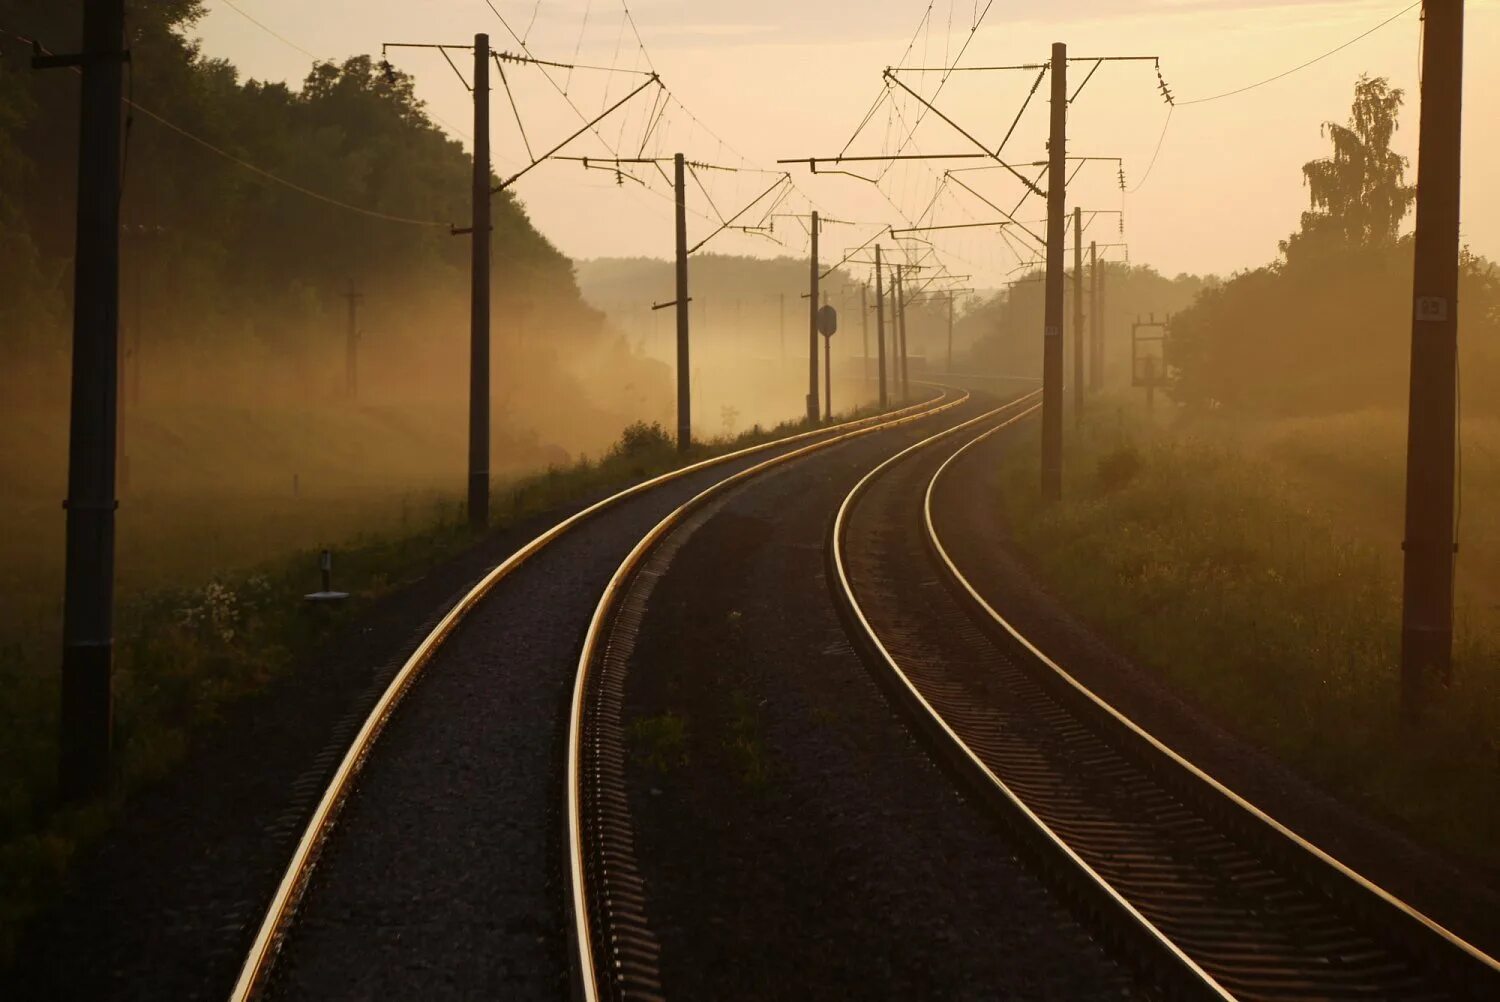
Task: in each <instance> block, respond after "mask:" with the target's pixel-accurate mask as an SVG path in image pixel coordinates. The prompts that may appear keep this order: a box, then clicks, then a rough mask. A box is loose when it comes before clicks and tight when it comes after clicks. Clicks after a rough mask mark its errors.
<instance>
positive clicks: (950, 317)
mask: <svg viewBox="0 0 1500 1002" xmlns="http://www.w3.org/2000/svg"><path fill="white" fill-rule="evenodd" d="M948 372H949V373H951V372H953V297H952V296H949V297H948Z"/></svg>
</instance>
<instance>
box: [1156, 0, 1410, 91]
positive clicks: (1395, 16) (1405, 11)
mask: <svg viewBox="0 0 1500 1002" xmlns="http://www.w3.org/2000/svg"><path fill="white" fill-rule="evenodd" d="M1420 6H1422V0H1417V2H1416V3H1414V4H1410V5H1408V6H1406V7H1403V8H1401V9H1400V10H1398V11H1397V12H1396V13H1394V14H1392V15H1391V16H1390V17H1388V18H1386V19H1385V20H1384V21H1381V22H1380V23H1379V24H1377V25H1376V26H1375V27H1373V28H1371V29H1369V30H1368V31H1365V32H1362V33H1361V34H1358V35H1355V36H1354V37H1353V38H1351V39H1349V41H1347V42H1345V43H1344V44H1342V45H1339V46H1337V47H1335V48H1332V49H1329V50H1328V51H1327V52H1325V53H1323V54H1322V55H1321V56H1316V57H1314V58H1312V59H1309V60H1308V61H1307V62H1305V63H1300V64H1298V65H1296V66H1293V67H1292V68H1291V69H1289V70H1283V71H1282V72H1280V73H1278V74H1276V75H1275V76H1274V77H1267V78H1266V79H1264V80H1261V81H1258V82H1256V83H1253V84H1246V85H1245V86H1244V87H1238V88H1236V89H1234V90H1227V91H1225V92H1224V93H1222V94H1214V95H1213V96H1212V97H1199V98H1194V99H1193V100H1191V101H1178V102H1177V103H1178V104H1182V105H1188V104H1206V103H1207V102H1209V101H1217V100H1219V99H1220V98H1226V97H1233V96H1234V95H1236V94H1243V93H1245V92H1246V91H1247V90H1254V89H1255V88H1257V87H1264V86H1265V85H1266V84H1268V83H1275V82H1276V81H1277V80H1280V79H1281V78H1282V77H1288V76H1291V75H1292V74H1293V73H1296V72H1297V71H1298V70H1305V69H1307V68H1308V67H1309V66H1311V65H1313V64H1314V63H1320V62H1322V61H1323V60H1325V59H1327V58H1328V57H1329V56H1332V55H1334V54H1336V53H1339V52H1342V51H1344V50H1345V49H1347V48H1348V47H1349V46H1351V45H1353V44H1354V43H1355V42H1358V41H1361V40H1363V39H1365V38H1368V37H1369V36H1370V35H1373V34H1375V32H1377V31H1379V30H1380V29H1381V28H1384V27H1385V26H1386V25H1388V24H1390V23H1391V22H1392V21H1395V20H1397V19H1399V18H1400V17H1402V16H1403V15H1405V14H1408V13H1410V12H1411V11H1413V10H1415V9H1417V8H1418V7H1420Z"/></svg>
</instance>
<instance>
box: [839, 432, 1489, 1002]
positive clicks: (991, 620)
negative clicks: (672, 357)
mask: <svg viewBox="0 0 1500 1002" xmlns="http://www.w3.org/2000/svg"><path fill="white" fill-rule="evenodd" d="M1029 413H1030V412H1029V411H1028V412H1026V413H1025V414H1019V415H1015V416H1013V417H1012V418H1011V419H1010V420H1007V421H1005V422H1003V423H1000V424H998V425H997V426H995V427H993V428H990V429H988V430H986V431H984V432H983V433H982V434H980V435H978V436H977V437H974V438H973V439H971V440H970V441H968V442H966V443H965V444H964V445H963V446H961V447H960V448H958V449H957V450H955V451H954V452H953V453H952V454H950V455H949V456H948V457H947V458H946V459H945V460H944V461H943V462H942V464H941V465H940V466H939V467H938V468H937V470H936V471H935V472H934V473H933V475H932V476H931V478H930V479H928V480H927V481H926V482H925V485H923V484H921V483H920V481H919V480H916V479H913V480H911V481H909V482H910V483H913V484H915V485H916V486H917V487H918V488H919V489H920V494H919V495H918V496H916V497H912V496H910V492H905V493H902V494H901V499H902V501H903V502H905V503H903V504H902V505H901V506H900V509H899V510H898V511H882V510H881V509H879V507H878V506H879V505H880V504H882V503H884V504H888V505H889V504H893V503H894V498H895V497H896V495H895V494H894V493H893V494H891V495H888V496H887V497H885V498H883V499H881V500H880V501H875V502H872V503H873V504H875V505H876V506H877V510H876V511H875V512H874V513H872V515H871V517H872V518H874V517H879V518H880V520H879V521H878V522H877V523H875V524H877V525H879V526H880V529H881V531H904V532H906V533H907V534H908V535H909V534H910V532H911V529H912V527H913V526H915V525H916V520H914V519H913V520H911V521H910V522H907V521H906V517H907V516H908V515H909V514H911V512H910V511H909V508H908V503H910V502H913V501H914V502H915V503H917V504H919V505H920V508H921V516H922V517H921V522H920V533H921V538H920V540H918V541H916V542H915V543H914V544H913V545H911V546H909V547H908V548H907V550H905V551H901V552H905V553H907V554H911V553H915V554H916V558H915V561H916V562H914V563H912V564H911V565H907V566H900V567H897V566H890V567H888V568H887V570H886V573H887V574H889V575H893V576H894V575H900V576H902V577H907V578H912V577H916V576H921V577H923V578H925V577H926V575H927V574H928V573H929V572H930V571H933V570H936V572H937V576H936V579H935V580H933V581H932V583H934V584H938V583H941V584H942V585H944V586H945V587H944V588H942V589H940V593H939V595H938V596H937V597H935V598H933V599H932V600H931V604H930V606H927V607H922V608H921V609H920V615H921V617H923V619H924V620H925V621H923V622H914V617H916V616H917V615H918V612H917V611H916V610H915V603H914V602H913V601H911V596H912V594H913V593H912V592H911V590H910V589H909V588H908V590H907V591H906V592H904V593H903V592H902V590H901V589H902V587H903V585H902V584H901V583H900V582H896V581H882V580H879V578H880V573H879V572H878V571H876V570H874V567H875V565H876V561H875V560H874V559H873V558H872V557H870V556H869V555H868V554H865V555H861V556H856V557H855V558H854V561H855V562H857V563H859V564H860V565H861V566H862V567H863V569H864V577H863V578H860V579H859V580H858V581H857V584H856V581H854V580H851V574H850V570H849V568H850V563H851V558H850V555H849V553H848V547H849V521H850V513H851V512H852V511H853V510H854V508H855V506H856V504H857V502H858V500H859V499H860V498H861V497H862V496H864V495H865V494H866V493H867V492H868V490H869V487H870V485H871V484H872V483H874V481H875V480H876V478H878V477H879V476H881V475H882V474H883V473H886V472H888V471H889V470H890V469H891V467H893V466H894V465H895V464H896V463H898V462H900V461H901V460H902V459H903V458H907V457H910V456H912V455H913V454H915V453H917V452H919V451H920V450H923V449H925V448H928V447H930V446H932V445H933V444H934V443H936V442H937V441H939V439H941V438H943V437H945V436H933V437H931V438H929V439H927V440H925V441H923V442H920V443H917V444H916V445H914V446H913V447H912V448H911V449H909V450H906V452H904V453H902V454H900V455H898V456H895V457H892V459H891V460H890V461H888V462H887V463H886V464H883V466H882V467H879V468H877V469H875V470H872V471H871V473H870V475H869V476H867V477H866V478H865V479H864V480H862V481H861V482H860V484H859V485H857V486H856V488H855V489H854V491H852V492H851V493H850V495H849V496H848V497H847V498H846V499H845V503H844V505H843V506H842V507H841V510H840V513H839V517H838V519H837V520H836V522H835V529H834V536H833V539H832V543H833V545H832V551H833V553H832V560H833V563H834V564H835V566H836V567H837V569H838V585H839V588H840V589H842V591H843V601H844V602H845V604H846V606H847V614H848V615H849V618H850V619H852V620H853V621H855V622H856V623H857V624H858V625H859V629H860V632H861V633H862V634H863V639H864V640H865V644H864V646H865V648H866V650H867V651H868V652H869V653H870V654H871V656H872V658H873V660H874V661H875V662H876V663H877V664H878V666H879V667H880V668H881V669H883V670H884V674H885V675H886V676H887V678H888V680H895V684H894V686H893V688H894V689H895V690H896V692H897V694H898V696H900V697H902V700H903V702H904V704H905V706H906V708H907V709H908V710H909V711H911V712H913V713H914V714H915V715H917V717H918V718H920V719H921V720H922V721H923V722H924V727H923V729H924V730H925V731H927V732H928V734H929V735H930V736H932V737H933V738H934V739H935V740H937V741H938V742H939V743H940V745H941V746H942V750H943V751H944V753H945V757H946V758H947V759H948V760H949V761H950V762H951V763H954V764H956V765H957V766H958V768H959V769H960V771H961V772H962V773H963V774H964V775H965V777H966V778H967V779H969V780H970V781H971V782H972V783H974V784H975V785H976V786H978V787H979V788H980V789H981V790H984V791H985V792H986V793H988V794H989V795H990V796H989V798H988V799H989V800H990V801H991V802H993V803H998V804H999V805H1000V806H1001V808H1002V813H1003V814H1004V815H1005V817H1006V819H1007V821H1008V822H1009V823H1010V824H1011V826H1012V829H1013V830H1015V831H1017V832H1018V834H1019V835H1020V836H1021V838H1022V840H1023V841H1024V842H1026V843H1027V844H1028V845H1029V847H1030V849H1031V850H1032V854H1033V856H1034V857H1036V858H1037V859H1038V860H1039V861H1040V862H1041V865H1042V866H1043V868H1044V869H1046V870H1047V871H1048V873H1049V875H1050V876H1053V877H1054V878H1056V880H1057V881H1058V882H1059V884H1060V885H1061V886H1062V887H1063V888H1064V889H1065V891H1066V893H1067V894H1068V895H1069V896H1070V897H1072V898H1073V899H1074V900H1075V903H1077V904H1080V905H1082V906H1083V908H1084V909H1085V910H1087V911H1088V912H1090V913H1091V914H1092V915H1093V916H1094V917H1095V919H1096V925H1101V926H1105V927H1107V932H1108V934H1109V935H1110V937H1111V938H1112V939H1114V940H1115V941H1116V945H1117V946H1122V947H1123V948H1124V950H1125V952H1127V953H1128V954H1129V955H1131V957H1132V958H1133V959H1135V960H1136V961H1137V962H1138V963H1139V967H1140V969H1141V971H1142V973H1143V975H1144V977H1145V978H1146V979H1147V980H1149V981H1151V982H1154V983H1155V985H1156V986H1157V987H1159V988H1163V989H1165V990H1167V991H1169V992H1170V993H1172V994H1174V995H1183V996H1188V997H1209V998H1308V997H1321V998H1453V997H1470V996H1473V997H1488V998H1493V997H1500V989H1497V985H1500V978H1497V975H1500V966H1497V965H1496V963H1495V961H1494V960H1493V959H1492V958H1490V957H1488V956H1486V955H1485V954H1483V953H1482V952H1480V951H1479V950H1477V949H1476V948H1474V947H1473V946H1471V945H1470V944H1468V943H1465V942H1464V941H1462V940H1461V939H1459V938H1458V937H1456V936H1454V935H1453V934H1452V933H1451V932H1449V931H1448V930H1446V929H1443V928H1442V927H1441V926H1439V925H1438V924H1437V923H1435V922H1433V921H1432V920H1431V919H1429V918H1427V917H1426V916H1423V915H1421V914H1420V913H1419V912H1417V911H1416V910H1415V909H1413V908H1411V907H1410V906H1409V905H1406V904H1405V903H1404V902H1401V901H1399V900H1397V899H1396V898H1395V897H1394V896H1392V895H1391V894H1389V893H1388V892H1386V891H1384V890H1382V889H1380V888H1379V887H1377V886H1375V885H1374V884H1373V883H1371V882H1370V881H1368V880H1367V879H1365V878H1363V877H1361V876H1360V875H1358V874H1356V873H1354V872H1353V871H1352V870H1350V869H1349V868H1348V867H1346V866H1344V865H1343V864H1341V863H1339V862H1338V861H1337V860H1335V859H1333V858H1332V857H1331V856H1329V855H1328V854H1327V853H1325V852H1323V851H1322V850H1320V849H1318V848H1317V847H1316V846H1314V845H1312V844H1311V843H1309V842H1307V841H1306V840H1305V839H1302V838H1300V837H1299V836H1297V835H1296V834H1295V833H1294V832H1292V831H1290V830H1289V829H1287V828H1286V827H1285V826H1283V825H1281V824H1279V823H1277V822H1276V821H1275V820H1274V819H1272V818H1270V817H1269V816H1268V815H1266V814H1265V813H1264V812H1263V811H1261V810H1259V809H1258V808H1256V807H1254V806H1253V805H1252V804H1250V803H1248V802H1247V801H1245V800H1244V799H1243V798H1241V797H1239V796H1238V795H1236V794H1235V793H1233V791H1231V790H1229V789H1227V788H1226V787H1224V786H1223V785H1222V784H1220V783H1218V782H1217V781H1215V780H1214V779H1213V778H1212V777H1210V776H1208V775H1207V774H1206V773H1204V772H1203V771H1202V770H1201V769H1198V768H1197V767H1195V766H1193V765H1192V764H1191V763H1190V762H1188V761H1187V760H1185V759H1184V758H1182V757H1181V756H1180V755H1178V754H1176V753H1175V752H1173V751H1172V750H1171V749H1169V748H1168V747H1167V746H1166V745H1164V744H1163V743H1162V742H1161V741H1159V740H1157V739H1156V738H1155V737H1153V736H1152V735H1150V734H1149V733H1147V732H1146V731H1145V730H1144V729H1142V728H1141V727H1139V726H1138V725H1136V724H1135V723H1134V722H1132V721H1130V720H1129V719H1128V718H1126V717H1125V716H1124V715H1123V714H1121V713H1119V712H1118V711H1117V710H1115V709H1114V708H1113V707H1111V706H1109V705H1108V704H1107V703H1106V702H1105V701H1104V700H1102V699H1100V698H1099V697H1098V696H1097V695H1095V694H1094V693H1093V692H1092V691H1090V690H1089V689H1087V688H1086V687H1085V686H1083V685H1082V684H1081V683H1080V682H1078V680H1077V679H1075V678H1073V677H1072V676H1071V675H1069V674H1068V673H1067V672H1065V671H1064V670H1063V669H1062V668H1061V667H1059V666H1058V665H1057V664H1056V663H1055V662H1054V661H1052V660H1051V659H1049V658H1047V656H1046V655H1045V654H1043V653H1042V652H1041V651H1040V650H1039V649H1038V648H1037V647H1036V645H1034V644H1032V643H1031V642H1030V641H1028V640H1027V639H1026V638H1025V637H1024V636H1023V635H1022V634H1021V633H1020V632H1019V631H1018V630H1017V629H1016V628H1015V627H1014V626H1013V625H1012V624H1010V623H1009V622H1008V621H1006V620H1005V619H1004V617H1002V616H1001V615H1000V614H999V612H998V611H997V610H995V609H994V608H993V606H991V605H990V604H989V603H988V602H986V601H985V599H984V598H983V596H982V595H980V593H979V592H978V590H977V589H975V588H974V586H973V585H972V583H971V582H970V581H969V580H968V579H967V578H966V577H965V576H964V575H963V574H962V572H961V571H960V570H959V568H958V566H957V564H956V563H955V561H954V560H953V559H952V557H951V555H950V551H949V549H948V548H947V546H946V545H945V543H944V540H943V538H942V535H941V533H940V532H939V531H938V528H937V524H936V520H935V518H934V507H935V505H934V496H935V495H936V493H937V489H938V485H939V483H940V482H941V481H942V480H943V478H944V475H945V474H946V473H948V471H949V470H950V468H951V467H952V465H953V464H954V462H955V461H956V460H957V459H958V458H959V457H960V456H962V455H963V454H964V453H965V452H966V451H967V450H969V449H971V448H973V447H974V446H975V445H977V444H978V443H979V442H982V441H984V440H985V439H987V438H989V437H990V436H992V435H994V434H996V433H998V432H999V431H1001V430H1002V429H1004V428H1006V427H1008V426H1009V425H1011V424H1013V423H1014V422H1016V421H1019V420H1021V419H1022V418H1024V417H1026V416H1028V415H1029ZM916 473H917V471H912V474H911V476H912V477H915V476H916ZM893 491H894V488H893ZM898 523H899V525H900V526H901V527H902V528H900V529H897V528H895V527H894V526H895V525H896V524H898ZM892 552H898V551H896V550H895V549H894V548H893V549H892ZM908 584H909V582H908ZM857 590H858V591H860V592H862V593H863V595H864V598H863V600H862V599H861V597H859V595H857V594H856V591H857ZM903 617H905V618H903Z"/></svg>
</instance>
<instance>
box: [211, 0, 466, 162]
mask: <svg viewBox="0 0 1500 1002" xmlns="http://www.w3.org/2000/svg"><path fill="white" fill-rule="evenodd" d="M223 2H224V6H226V7H228V8H229V9H230V10H232V11H234V12H235V13H236V14H238V15H239V16H240V17H243V18H244V19H245V20H246V21H249V22H250V23H251V24H253V25H255V26H256V27H257V28H259V29H260V30H261V31H264V32H265V33H266V34H268V35H270V36H271V37H272V38H274V39H276V40H277V41H278V42H280V43H281V44H282V45H285V46H287V47H288V48H291V49H295V50H297V51H298V52H300V53H302V54H303V55H304V56H306V57H307V58H309V59H311V60H312V61H313V62H314V63H323V62H331V60H328V59H325V58H323V57H322V56H318V55H314V54H313V53H312V52H311V51H310V50H308V49H305V48H303V47H302V46H300V45H298V44H297V43H296V42H294V41H292V40H291V39H290V38H287V37H286V36H285V35H283V34H281V32H279V31H276V30H275V29H273V28H271V27H270V26H268V25H266V24H264V23H262V22H260V21H257V20H256V19H255V18H254V17H251V16H250V14H249V12H247V11H246V10H245V9H244V8H242V7H240V6H239V5H237V4H235V3H234V0H223ZM445 56H446V53H445ZM454 72H455V73H457V72H458V69H457V67H455V68H454ZM459 79H463V75H462V74H459ZM464 86H466V87H467V86H468V84H467V83H466V84H465V85H464ZM422 113H423V114H424V115H426V116H427V117H428V118H430V119H432V120H433V121H434V122H437V123H438V124H439V125H441V126H443V128H445V129H447V130H448V131H449V132H451V133H453V134H454V135H458V136H462V137H463V138H465V139H468V140H470V141H471V142H472V141H473V137H472V136H470V135H469V134H468V133H467V132H465V131H464V130H462V129H460V128H458V127H457V126H455V125H453V124H452V123H451V122H447V121H444V120H443V119H441V118H439V117H438V116H437V115H436V114H434V113H433V112H431V111H429V110H428V109H427V108H425V107H424V108H423V109H422Z"/></svg>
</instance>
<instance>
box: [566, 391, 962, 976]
mask: <svg viewBox="0 0 1500 1002" xmlns="http://www.w3.org/2000/svg"><path fill="white" fill-rule="evenodd" d="M967 399H968V395H967V394H964V395H963V396H962V397H959V398H957V399H954V400H952V401H950V402H946V403H942V404H939V405H937V406H935V407H933V408H931V409H929V410H927V411H924V412H921V413H914V414H907V415H902V416H899V417H897V418H894V419H893V420H891V421H889V422H885V423H882V424H880V425H876V426H867V427H862V428H854V429H849V430H847V431H845V432H842V433H840V434H838V435H836V436H833V437H830V438H825V439H822V440H819V441H815V442H811V443H809V444H807V445H804V446H801V447H799V448H797V449H795V450H791V451H787V452H783V453H780V454H778V455H776V456H773V457H770V458H768V459H766V460H764V461H762V462H760V463H757V464H756V465H754V466H752V467H748V468H746V469H744V470H741V471H740V472H738V473H736V474H734V475H732V476H729V477H726V478H724V479H722V480H719V481H718V482H716V483H714V484H713V485H711V486H709V487H707V488H706V489H704V490H703V491H701V492H700V493H698V494H696V495H695V496H693V497H692V498H689V499H688V500H686V501H684V502H683V503H682V504H681V505H679V506H678V507H677V508H675V509H674V510H673V511H671V512H670V513H668V514H667V515H666V516H665V517H664V518H662V519H661V520H660V521H659V522H658V523H657V524H656V525H655V526H654V527H653V528H652V529H651V531H650V532H648V533H646V535H644V536H643V537H642V538H641V540H640V542H639V543H637V544H636V546H635V547H634V549H632V551H631V552H630V553H629V554H628V555H627V556H626V558H625V559H624V560H623V561H622V562H621V563H620V564H619V566H618V567H617V569H616V570H615V573H614V575H613V576H612V577H611V579H610V581H609V584H608V585H607V586H606V587H605V589H604V593H603V595H602V596H601V597H600V599H599V603H598V606H597V607H596V609H595V611H594V615H593V618H592V620H591V622H590V624H589V628H588V631H587V633H586V634H585V636H584V642H583V647H582V650H581V652H580V654H579V657H578V667H577V673H576V678H575V683H574V688H573V701H572V707H571V711H570V715H569V731H568V738H567V770H566V797H567V812H566V833H565V836H564V837H565V841H566V847H567V849H566V851H567V853H568V869H567V875H566V876H567V881H568V885H569V898H570V908H571V928H570V938H571V941H572V942H571V945H572V948H573V969H574V975H575V988H576V991H577V994H578V996H579V997H581V998H582V999H584V1000H586V1002H595V1000H598V999H623V998H660V997H661V995H662V986H661V982H660V971H659V969H658V957H659V953H660V947H659V944H658V943H657V941H656V939H655V937H654V935H653V933H652V931H651V926H650V921H649V918H648V915H647V909H646V901H645V893H644V886H643V881H642V880H641V877H640V873H639V870H638V868H637V866H636V862H635V845H634V831H633V825H632V822H631V816H630V809H629V805H628V803H627V799H626V781H625V766H626V755H627V749H626V740H625V734H624V730H623V721H622V719H621V718H622V704H623V700H624V683H625V674H626V667H627V664H628V662H629V660H630V657H631V653H632V650H633V645H634V640H635V635H636V631H637V630H638V628H639V626H640V623H641V621H642V618H643V616H644V613H645V606H646V601H647V599H648V597H649V595H650V592H651V587H652V585H653V584H654V579H655V578H657V577H659V576H660V575H661V574H662V573H663V572H664V571H665V568H666V564H667V562H668V561H669V560H670V559H671V556H672V555H673V552H674V550H675V547H676V546H678V545H680V542H681V540H682V538H683V537H682V536H681V535H678V530H681V529H684V528H689V527H690V526H691V524H692V523H693V521H694V520H698V519H704V518H707V517H709V515H710V514H711V513H712V507H713V505H714V503H715V502H716V501H717V500H719V499H721V498H722V497H723V496H725V495H726V494H727V492H729V491H730V490H732V489H733V488H734V487H736V486H738V485H740V484H742V483H744V482H745V481H746V480H748V479H749V478H751V477H754V476H756V475H757V474H759V473H762V472H764V471H766V470H768V469H770V468H772V467H774V466H778V465H780V464H783V463H787V462H790V461H792V460H795V459H799V458H802V457H804V456H807V455H809V454H811V453H814V452H816V451H819V450H822V449H825V448H828V447H831V446H833V445H836V444H838V443H840V442H845V441H848V440H850V439H853V438H855V437H858V436H861V435H865V434H869V433H871V432H874V431H877V430H882V429H885V428H890V427H894V426H896V425H900V424H905V423H907V422H910V421H914V420H918V419H921V418H925V417H929V416H931V415H934V414H937V413H940V412H944V411H948V410H950V409H952V408H955V407H957V406H959V405H961V404H962V403H964V402H965V401H966V400H967Z"/></svg>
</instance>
